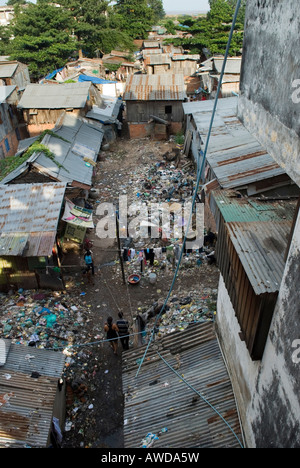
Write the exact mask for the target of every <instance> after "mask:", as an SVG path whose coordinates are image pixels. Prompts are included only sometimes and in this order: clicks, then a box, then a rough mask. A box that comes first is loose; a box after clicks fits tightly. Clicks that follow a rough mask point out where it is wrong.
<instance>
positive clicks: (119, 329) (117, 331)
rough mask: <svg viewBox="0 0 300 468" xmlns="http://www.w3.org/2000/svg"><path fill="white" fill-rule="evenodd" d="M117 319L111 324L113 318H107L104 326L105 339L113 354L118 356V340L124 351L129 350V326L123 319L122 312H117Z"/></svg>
mask: <svg viewBox="0 0 300 468" xmlns="http://www.w3.org/2000/svg"><path fill="white" fill-rule="evenodd" d="M118 317H119V319H118V320H117V322H116V323H113V318H112V317H108V319H107V322H106V324H105V326H104V330H105V332H106V338H107V340H109V343H110V345H111V347H112V349H113V352H114V354H116V355H117V354H118V339H120V341H121V344H122V348H123V350H124V351H126V350H127V349H129V324H128V321H127V320H125V319H124V317H123V312H119V314H118Z"/></svg>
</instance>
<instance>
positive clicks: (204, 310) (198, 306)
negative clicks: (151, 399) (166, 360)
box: [138, 287, 218, 341]
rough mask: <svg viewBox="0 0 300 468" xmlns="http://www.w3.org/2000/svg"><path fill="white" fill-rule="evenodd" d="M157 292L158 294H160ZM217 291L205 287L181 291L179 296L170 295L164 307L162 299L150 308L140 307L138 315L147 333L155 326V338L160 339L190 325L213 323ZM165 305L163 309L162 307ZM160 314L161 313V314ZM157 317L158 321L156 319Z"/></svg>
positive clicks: (159, 291)
mask: <svg viewBox="0 0 300 468" xmlns="http://www.w3.org/2000/svg"><path fill="white" fill-rule="evenodd" d="M161 292H162V291H161V290H158V293H161ZM217 296H218V290H217V289H214V288H209V287H205V288H202V289H199V290H198V291H197V290H192V291H188V292H187V291H183V292H182V293H181V294H173V293H172V294H171V298H170V300H169V302H168V303H167V304H166V305H165V301H164V300H163V298H161V299H160V300H158V301H156V302H155V303H153V304H152V305H151V307H150V308H145V307H140V308H139V310H138V313H139V315H140V317H141V319H142V322H143V323H145V324H147V326H146V328H147V330H148V336H147V335H144V336H145V341H147V339H148V338H149V336H150V334H149V331H150V330H152V329H153V327H154V325H155V324H156V330H155V331H156V336H157V337H158V338H161V337H163V336H165V335H167V334H169V333H173V332H176V331H183V330H185V329H186V328H187V327H188V326H189V325H190V324H191V323H199V322H200V323H203V322H207V321H210V322H212V321H214V320H215V315H216V310H217ZM164 305H165V307H164ZM161 312H162V313H161ZM158 316H160V317H159V320H157V318H158Z"/></svg>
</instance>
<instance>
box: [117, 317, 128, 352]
mask: <svg viewBox="0 0 300 468" xmlns="http://www.w3.org/2000/svg"><path fill="white" fill-rule="evenodd" d="M118 316H119V320H117V327H118V329H119V338H120V341H121V343H122V347H123V350H124V351H126V350H127V349H129V324H128V321H127V320H125V319H124V317H123V312H119V314H118Z"/></svg>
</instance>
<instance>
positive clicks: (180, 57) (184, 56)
mask: <svg viewBox="0 0 300 468" xmlns="http://www.w3.org/2000/svg"><path fill="white" fill-rule="evenodd" d="M200 58H201V56H200V55H197V54H194V55H192V54H190V55H188V54H174V55H172V60H174V61H177V60H183V61H185V60H192V61H193V62H197V61H198V60H200Z"/></svg>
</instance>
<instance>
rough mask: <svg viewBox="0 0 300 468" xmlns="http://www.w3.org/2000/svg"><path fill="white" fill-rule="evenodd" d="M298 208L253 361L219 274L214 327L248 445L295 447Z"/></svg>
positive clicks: (299, 350) (299, 403)
mask: <svg viewBox="0 0 300 468" xmlns="http://www.w3.org/2000/svg"><path fill="white" fill-rule="evenodd" d="M299 278H300V214H299V217H298V223H297V225H296V228H295V234H294V238H293V242H292V246H291V250H290V255H289V258H288V262H287V265H286V269H285V273H284V278H283V281H282V285H281V289H280V293H279V298H278V302H277V305H276V308H275V312H274V317H273V321H272V325H271V329H270V333H269V338H268V341H267V344H266V348H265V352H264V355H263V359H262V360H261V361H257V362H253V361H252V360H251V359H250V355H249V353H248V351H247V349H246V345H245V343H244V342H243V341H241V340H240V338H239V332H240V326H239V324H238V321H237V319H236V316H235V312H234V310H233V307H232V304H231V302H230V298H229V296H228V293H227V290H226V287H225V284H224V281H223V279H222V277H221V278H220V284H219V295H218V305H217V322H216V323H217V331H218V336H219V339H220V343H221V346H222V349H223V351H224V355H225V357H226V361H227V364H228V368H229V371H230V375H231V378H232V383H233V388H234V391H235V395H236V398H237V402H238V407H239V411H240V416H241V421H242V425H243V429H244V432H245V439H246V442H247V446H248V447H251V448H252V447H257V448H300V394H299V385H300V321H299V316H300V301H299V289H298V287H297V285H298V284H299Z"/></svg>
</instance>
